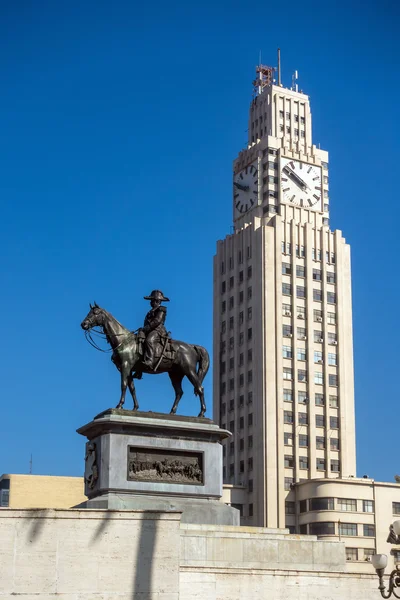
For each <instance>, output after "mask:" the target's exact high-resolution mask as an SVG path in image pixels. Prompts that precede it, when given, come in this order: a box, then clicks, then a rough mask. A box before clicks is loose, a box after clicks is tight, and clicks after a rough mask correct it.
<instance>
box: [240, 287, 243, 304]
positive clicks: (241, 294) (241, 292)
mask: <svg viewBox="0 0 400 600" xmlns="http://www.w3.org/2000/svg"><path fill="white" fill-rule="evenodd" d="M242 302H243V290H241V291H240V292H239V303H240V304H242Z"/></svg>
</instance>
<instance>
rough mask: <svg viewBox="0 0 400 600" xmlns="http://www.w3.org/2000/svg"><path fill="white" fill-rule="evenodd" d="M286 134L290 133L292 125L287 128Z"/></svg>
mask: <svg viewBox="0 0 400 600" xmlns="http://www.w3.org/2000/svg"><path fill="white" fill-rule="evenodd" d="M286 133H290V125H287V126H286Z"/></svg>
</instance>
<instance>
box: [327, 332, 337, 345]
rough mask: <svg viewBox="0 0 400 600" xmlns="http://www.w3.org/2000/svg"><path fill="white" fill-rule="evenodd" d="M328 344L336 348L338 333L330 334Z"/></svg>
mask: <svg viewBox="0 0 400 600" xmlns="http://www.w3.org/2000/svg"><path fill="white" fill-rule="evenodd" d="M328 344H331V345H334V346H336V344H337V341H336V333H330V332H329V333H328Z"/></svg>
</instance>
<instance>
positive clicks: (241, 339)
mask: <svg viewBox="0 0 400 600" xmlns="http://www.w3.org/2000/svg"><path fill="white" fill-rule="evenodd" d="M252 339H253V329H252V328H251V327H249V328H248V330H247V341H248V342H250V341H251V340H252ZM243 344H244V332H243V331H241V332H239V346H243ZM234 347H235V339H234V338H233V337H230V338H229V350H233V349H234ZM225 352H226V341H225V340H222V341H221V354H224V353H225Z"/></svg>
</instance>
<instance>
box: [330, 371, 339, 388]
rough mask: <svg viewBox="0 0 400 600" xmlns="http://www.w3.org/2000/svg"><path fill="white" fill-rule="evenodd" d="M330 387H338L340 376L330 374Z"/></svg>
mask: <svg viewBox="0 0 400 600" xmlns="http://www.w3.org/2000/svg"><path fill="white" fill-rule="evenodd" d="M329 385H332V386H337V385H338V376H337V375H333V374H332V373H329Z"/></svg>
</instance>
